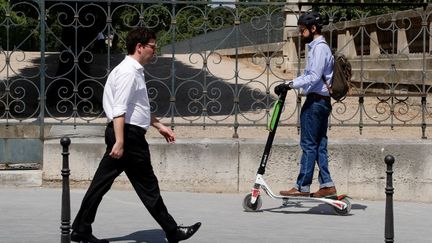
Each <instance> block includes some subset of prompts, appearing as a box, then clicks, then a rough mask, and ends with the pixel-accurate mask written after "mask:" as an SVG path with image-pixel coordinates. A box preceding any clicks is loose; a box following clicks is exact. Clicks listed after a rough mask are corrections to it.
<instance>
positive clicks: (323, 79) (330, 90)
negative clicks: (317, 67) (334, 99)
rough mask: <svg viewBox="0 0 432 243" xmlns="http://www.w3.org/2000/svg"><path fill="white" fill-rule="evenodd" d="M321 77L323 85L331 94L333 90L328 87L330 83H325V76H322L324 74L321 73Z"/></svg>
mask: <svg viewBox="0 0 432 243" xmlns="http://www.w3.org/2000/svg"><path fill="white" fill-rule="evenodd" d="M321 79H322V81H323V82H324V84H325V86H326V87H327V90H328V92H329V95H330V96H331V95H332V94H333V90H332V88H331V87H330V85H329V84H328V83H327V81H326V79H325V77H324V74H323V76H322V77H321Z"/></svg>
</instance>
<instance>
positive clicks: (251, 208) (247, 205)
mask: <svg viewBox="0 0 432 243" xmlns="http://www.w3.org/2000/svg"><path fill="white" fill-rule="evenodd" d="M251 198H252V193H249V194H247V195H246V196H245V198H244V199H243V209H244V210H245V211H246V212H255V211H258V210H259V209H260V208H261V206H262V200H261V196H260V195H258V197H257V200H256V201H255V203H251Z"/></svg>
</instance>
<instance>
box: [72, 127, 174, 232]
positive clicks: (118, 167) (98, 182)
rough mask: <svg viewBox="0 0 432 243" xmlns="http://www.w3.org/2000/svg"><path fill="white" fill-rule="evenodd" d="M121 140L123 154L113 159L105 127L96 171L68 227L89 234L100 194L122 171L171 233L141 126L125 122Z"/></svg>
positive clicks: (110, 135)
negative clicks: (104, 149) (103, 152)
mask: <svg viewBox="0 0 432 243" xmlns="http://www.w3.org/2000/svg"><path fill="white" fill-rule="evenodd" d="M124 132H125V133H124V136H125V138H124V139H125V143H124V153H123V157H122V158H120V159H113V158H112V157H110V156H109V153H110V152H111V149H112V147H113V145H114V143H115V135H114V129H113V127H112V123H110V124H109V125H108V127H107V128H106V130H105V143H106V151H105V154H104V156H103V158H102V160H101V162H100V164H99V167H98V168H97V170H96V173H95V175H94V177H93V180H92V182H91V184H90V187H89V188H88V190H87V193H86V194H85V196H84V198H83V201H82V203H81V207H80V209H79V211H78V214H77V216H76V217H75V221H74V222H73V224H72V229H73V230H74V231H76V232H80V233H92V227H91V224H92V223H93V222H94V220H95V216H96V210H97V208H98V206H99V204H100V202H101V201H102V197H103V196H104V195H105V193H107V192H108V190H109V189H110V188H111V185H112V184H113V182H114V180H115V178H116V177H117V176H119V175H120V173H122V172H123V171H124V172H125V173H126V175H127V177H128V178H129V180H130V182H131V183H132V186H133V187H134V189H135V191H136V193H137V194H138V197H139V198H140V199H141V201H142V202H143V204H144V206H145V207H146V208H147V210H148V211H149V212H150V214H151V215H152V216H153V218H154V219H155V220H156V221H157V222H158V223H159V225H160V226H161V227H162V229H163V230H164V231H165V233H166V234H167V235H170V234H174V233H175V232H176V230H177V223H176V222H175V220H174V219H173V217H172V216H171V215H170V214H169V213H168V210H167V208H166V207H165V204H164V202H163V200H162V197H161V195H160V190H159V184H158V179H157V178H156V176H155V174H154V172H153V167H152V165H151V160H150V151H149V146H148V143H147V141H146V139H145V132H146V131H145V130H144V129H143V128H141V127H138V126H134V125H129V124H125V131H124Z"/></svg>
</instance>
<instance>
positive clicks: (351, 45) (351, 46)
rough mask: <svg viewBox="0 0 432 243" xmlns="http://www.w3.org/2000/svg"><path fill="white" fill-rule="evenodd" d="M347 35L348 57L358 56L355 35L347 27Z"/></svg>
mask: <svg viewBox="0 0 432 243" xmlns="http://www.w3.org/2000/svg"><path fill="white" fill-rule="evenodd" d="M345 35H346V39H345V40H346V42H347V46H346V49H347V55H346V57H347V58H354V57H356V56H357V51H356V45H355V42H354V37H353V36H352V35H351V31H349V29H347V30H346V31H345Z"/></svg>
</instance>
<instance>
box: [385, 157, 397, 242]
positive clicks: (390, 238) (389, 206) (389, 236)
mask: <svg viewBox="0 0 432 243" xmlns="http://www.w3.org/2000/svg"><path fill="white" fill-rule="evenodd" d="M394 160H395V159H394V157H393V156H391V155H387V156H386V157H385V158H384V161H385V163H386V164H387V171H386V173H387V184H386V188H385V193H386V210H385V229H384V236H385V242H394V228H393V191H394V189H393V163H394Z"/></svg>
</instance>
